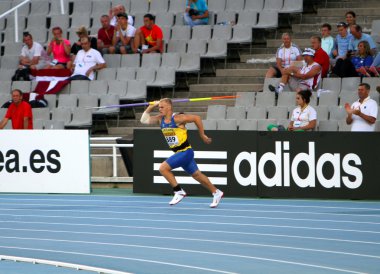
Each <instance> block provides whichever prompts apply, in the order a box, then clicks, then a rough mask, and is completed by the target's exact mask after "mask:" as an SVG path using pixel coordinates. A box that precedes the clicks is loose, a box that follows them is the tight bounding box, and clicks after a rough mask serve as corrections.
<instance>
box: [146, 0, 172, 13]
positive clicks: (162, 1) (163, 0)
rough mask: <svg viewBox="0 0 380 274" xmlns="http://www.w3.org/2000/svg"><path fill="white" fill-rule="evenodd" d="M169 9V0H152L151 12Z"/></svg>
mask: <svg viewBox="0 0 380 274" xmlns="http://www.w3.org/2000/svg"><path fill="white" fill-rule="evenodd" d="M168 10H169V1H168V0H154V1H150V8H149V12H150V13H153V14H156V13H158V12H167V11H168Z"/></svg>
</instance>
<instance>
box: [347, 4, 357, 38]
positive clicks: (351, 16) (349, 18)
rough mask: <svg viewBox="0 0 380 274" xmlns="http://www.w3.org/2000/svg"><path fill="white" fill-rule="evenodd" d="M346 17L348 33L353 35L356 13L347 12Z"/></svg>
mask: <svg viewBox="0 0 380 274" xmlns="http://www.w3.org/2000/svg"><path fill="white" fill-rule="evenodd" d="M345 17H346V23H347V26H348V33H351V30H350V28H351V26H352V25H356V13H355V12H353V11H352V10H349V11H347V12H346V14H345Z"/></svg>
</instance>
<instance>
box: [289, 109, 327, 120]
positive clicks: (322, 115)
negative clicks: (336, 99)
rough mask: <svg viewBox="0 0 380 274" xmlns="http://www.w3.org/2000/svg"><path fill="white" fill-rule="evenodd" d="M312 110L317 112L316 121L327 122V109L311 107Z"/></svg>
mask: <svg viewBox="0 0 380 274" xmlns="http://www.w3.org/2000/svg"><path fill="white" fill-rule="evenodd" d="M313 108H314V109H315V111H316V112H317V120H328V119H329V107H327V106H318V107H313ZM293 109H294V108H293ZM293 109H292V110H291V111H293ZM290 115H291V112H290Z"/></svg>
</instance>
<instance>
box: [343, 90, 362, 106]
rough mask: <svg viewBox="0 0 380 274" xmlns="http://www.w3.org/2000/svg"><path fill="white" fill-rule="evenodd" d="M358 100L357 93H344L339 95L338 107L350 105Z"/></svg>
mask: <svg viewBox="0 0 380 274" xmlns="http://www.w3.org/2000/svg"><path fill="white" fill-rule="evenodd" d="M358 99H359V97H358V93H357V92H345V93H341V94H340V95H339V105H340V106H344V104H345V103H349V104H350V105H351V104H352V103H353V102H355V101H357V100H358Z"/></svg>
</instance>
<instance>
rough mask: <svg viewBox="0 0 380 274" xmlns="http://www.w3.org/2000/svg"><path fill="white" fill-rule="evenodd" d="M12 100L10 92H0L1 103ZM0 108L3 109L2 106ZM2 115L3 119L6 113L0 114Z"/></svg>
mask: <svg viewBox="0 0 380 274" xmlns="http://www.w3.org/2000/svg"><path fill="white" fill-rule="evenodd" d="M10 100H12V98H11V95H10V94H9V93H8V94H1V93H0V103H1V104H4V103H5V102H8V101H10ZM0 110H1V108H0ZM0 117H1V119H2V118H3V117H4V115H3V116H0Z"/></svg>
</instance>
